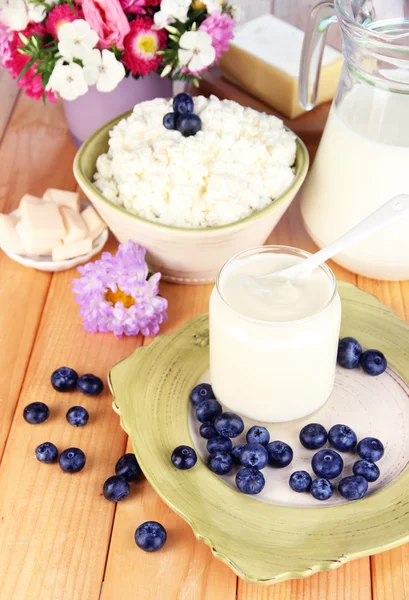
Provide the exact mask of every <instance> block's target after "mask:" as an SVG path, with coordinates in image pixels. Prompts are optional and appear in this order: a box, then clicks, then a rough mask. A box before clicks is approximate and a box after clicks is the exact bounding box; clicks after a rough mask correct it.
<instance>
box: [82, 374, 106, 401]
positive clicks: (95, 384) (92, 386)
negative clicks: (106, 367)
mask: <svg viewBox="0 0 409 600" xmlns="http://www.w3.org/2000/svg"><path fill="white" fill-rule="evenodd" d="M77 389H78V390H79V391H80V392H82V393H83V394H85V395H86V396H99V394H100V393H101V392H102V390H103V389H104V384H103V383H102V379H100V378H99V377H97V376H96V375H92V374H91V373H87V374H86V375H81V377H79V378H78V381H77Z"/></svg>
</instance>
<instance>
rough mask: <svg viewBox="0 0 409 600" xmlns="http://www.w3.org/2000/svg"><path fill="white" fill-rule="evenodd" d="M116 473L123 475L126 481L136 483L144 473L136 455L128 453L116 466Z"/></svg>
mask: <svg viewBox="0 0 409 600" xmlns="http://www.w3.org/2000/svg"><path fill="white" fill-rule="evenodd" d="M115 473H116V474H117V475H121V476H122V477H124V478H125V479H126V481H135V480H136V479H138V477H139V476H140V475H141V473H142V469H141V467H140V466H139V463H138V461H137V460H136V456H135V454H132V453H130V452H128V453H127V454H124V455H123V456H121V458H120V459H119V460H118V462H117V463H116V465H115Z"/></svg>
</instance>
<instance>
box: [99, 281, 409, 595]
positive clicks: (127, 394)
mask: <svg viewBox="0 0 409 600" xmlns="http://www.w3.org/2000/svg"><path fill="white" fill-rule="evenodd" d="M339 292H340V295H341V298H342V302H343V323H342V335H354V336H356V337H357V338H358V339H359V340H360V341H361V343H362V344H363V346H364V347H367V348H370V347H372V348H373V347H378V348H379V349H381V350H382V351H383V352H384V353H385V354H386V356H387V358H388V361H389V365H390V367H391V368H390V369H389V370H388V373H385V374H384V375H382V376H381V377H379V378H369V377H368V378H367V379H366V380H365V375H364V374H362V373H358V372H357V375H356V376H357V377H358V379H357V380H356V381H355V382H354V381H353V379H351V380H350V381H351V382H352V383H351V390H348V385H347V384H346V383H345V382H347V381H349V380H348V379H345V380H342V381H341V386H340V404H343V398H344V397H345V398H346V397H347V396H348V402H345V405H346V406H348V405H349V406H351V407H352V410H351V416H352V417H353V415H354V409H353V406H354V402H356V403H357V406H358V405H362V404H365V402H366V404H365V405H364V406H363V408H362V407H361V410H360V411H359V410H358V409H357V411H356V413H357V415H358V414H361V415H362V416H361V417H360V418H361V419H362V418H363V419H367V422H365V421H364V422H361V423H360V425H359V427H358V429H357V433H358V436H359V437H364V436H365V435H372V434H373V433H375V432H376V433H378V431H379V429H377V430H376V431H373V429H371V427H372V425H373V423H372V422H373V421H374V419H373V418H372V417H371V412H376V413H377V412H378V410H381V411H383V414H382V415H381V417H380V418H379V419H378V420H377V425H376V426H377V427H380V426H382V427H384V428H383V429H382V431H379V435H378V437H380V438H382V437H383V441H384V442H385V449H386V451H385V457H384V459H382V462H381V463H379V466H380V468H381V471H383V472H384V475H385V479H384V480H383V482H382V484H380V485H379V486H378V487H377V485H376V483H375V484H371V485H372V486H374V487H373V488H372V489H371V493H370V494H369V495H368V496H367V497H366V498H364V499H363V500H360V501H358V502H352V503H346V502H341V503H339V502H338V503H335V504H334V505H331V504H330V505H327V504H325V505H324V504H323V503H317V504H318V506H311V505H310V504H308V502H307V503H306V505H305V506H300V505H294V504H290V503H287V504H286V503H285V502H286V501H285V500H283V501H281V500H280V499H278V500H277V499H276V500H274V499H273V502H271V501H268V500H266V501H263V502H261V501H259V500H257V499H255V498H251V497H247V496H244V495H243V494H240V493H239V492H238V491H236V490H235V489H233V488H232V487H231V486H229V485H228V483H227V482H226V481H223V480H222V479H220V478H218V477H217V476H215V475H214V474H213V473H211V472H210V471H209V470H208V468H207V467H206V465H205V463H204V462H203V461H202V460H200V459H199V460H198V463H197V465H196V466H195V468H194V469H192V470H191V471H178V470H176V469H175V468H174V467H173V466H172V464H171V462H170V456H171V453H172V450H173V449H174V448H175V447H176V446H178V445H179V444H183V443H187V444H190V445H195V442H194V440H193V438H194V437H195V436H194V435H192V429H191V427H190V415H189V410H190V407H189V404H190V403H189V400H188V398H189V393H190V390H191V389H192V387H193V386H194V385H195V384H196V383H197V382H198V381H199V380H200V379H201V378H202V376H203V374H204V373H205V372H206V371H207V369H208V363H209V356H208V350H209V349H208V320H207V315H202V316H200V317H197V318H196V319H194V320H192V321H190V322H189V323H188V324H186V325H185V326H184V327H182V328H181V329H180V330H179V331H177V332H176V333H174V334H170V335H166V336H161V337H159V338H157V339H156V340H155V341H154V342H153V343H152V344H151V345H149V346H147V347H145V348H142V349H139V350H137V351H136V352H135V353H134V354H133V355H132V356H131V357H129V358H128V359H126V360H125V361H123V362H121V363H119V364H118V365H116V366H115V367H114V368H113V369H112V370H111V372H110V376H109V381H110V386H111V390H112V392H113V395H114V406H115V409H116V410H117V411H118V412H119V414H120V418H121V425H122V427H123V428H124V429H125V431H126V432H127V433H128V434H129V435H130V437H131V439H132V442H133V446H134V449H135V453H136V455H137V458H138V460H139V461H140V464H141V466H142V469H143V471H144V473H145V475H146V477H147V479H148V480H149V481H150V483H151V484H152V486H153V487H154V488H155V490H156V491H157V492H158V493H159V495H160V496H161V497H162V498H163V499H164V501H165V502H166V503H167V504H168V505H169V506H170V507H171V508H172V509H173V510H175V511H176V512H177V513H178V514H179V515H180V516H181V517H182V518H184V519H185V520H186V521H187V522H188V523H189V524H190V525H191V527H192V529H193V531H194V533H195V535H196V537H197V538H198V539H200V540H203V541H204V542H205V543H206V544H208V545H209V546H210V548H211V549H212V552H213V553H214V554H215V556H217V557H218V558H219V559H221V560H222V561H223V562H225V563H227V564H228V565H229V566H230V567H231V568H232V569H233V570H234V571H235V573H237V574H238V575H239V576H240V577H242V578H243V579H246V580H248V581H251V582H255V583H260V584H271V583H275V582H279V581H284V580H286V579H291V578H303V577H307V576H309V575H311V574H313V573H316V572H318V571H323V570H329V569H334V568H337V567H339V566H340V565H342V564H343V563H345V562H347V561H349V560H352V559H354V558H358V557H361V556H367V555H369V554H374V553H376V552H380V551H384V550H388V549H390V548H393V547H395V546H397V545H399V544H401V543H404V542H406V541H408V540H409V472H408V471H407V469H406V467H407V464H408V461H409V435H408V432H407V431H406V430H407V427H406V423H407V420H408V419H409V398H408V386H407V383H408V382H409V324H407V323H405V322H403V321H401V320H400V319H399V318H398V317H397V316H396V314H395V313H394V312H393V311H392V310H391V309H390V308H387V307H385V306H384V305H382V304H381V303H380V302H379V301H378V300H377V299H376V298H374V297H373V296H370V295H368V294H366V293H364V292H362V291H360V290H359V289H357V288H356V287H354V286H352V285H351V284H347V283H344V282H340V283H339ZM348 377H350V374H349V373H348ZM365 381H368V385H369V384H370V385H372V386H375V388H374V391H372V392H371V393H370V394H369V393H366V396H367V400H365V390H364V387H365V385H366V384H365ZM348 403H349V404H348ZM328 410H330V412H331V411H332V408H331V406H330V407H329V409H328ZM340 411H341V414H342V415H343V414H344V413H342V407H341V408H340ZM332 416H333V417H334V415H332ZM337 417H338V413H336V414H335V418H337ZM310 419H311V417H310ZM313 420H315V415H314V419H313ZM306 422H308V420H307V421H306ZM341 422H343V421H341ZM379 423H381V425H379ZM382 423H383V425H382ZM303 424H304V423H302V424H300V423H299V422H296V423H295V424H293V425H291V424H290V425H289V427H291V426H293V427H296V428H297V431H299V430H300V428H301V426H302V425H303ZM324 424H326V423H325V422H324ZM332 424H334V421H332ZM348 424H349V425H351V426H354V422H353V421H350V422H349V423H348ZM281 426H282V424H281V425H280V427H281ZM279 439H287V438H286V437H280V438H279ZM199 451H200V448H199ZM295 455H296V452H295ZM296 459H297V460H298V457H296ZM351 460H352V459H351ZM383 461H384V462H383ZM296 468H299V467H296ZM271 471H274V470H271ZM280 471H284V470H280ZM289 472H291V470H290V471H289ZM287 477H288V474H287ZM295 496H296V497H297V498H296V502H299V497H300V495H295Z"/></svg>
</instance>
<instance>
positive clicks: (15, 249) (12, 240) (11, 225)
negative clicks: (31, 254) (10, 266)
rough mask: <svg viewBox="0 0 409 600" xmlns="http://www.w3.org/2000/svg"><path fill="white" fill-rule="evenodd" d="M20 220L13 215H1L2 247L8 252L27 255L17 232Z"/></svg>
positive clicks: (0, 237) (0, 233) (0, 240)
mask: <svg viewBox="0 0 409 600" xmlns="http://www.w3.org/2000/svg"><path fill="white" fill-rule="evenodd" d="M18 222H19V220H18V218H17V217H14V216H12V215H0V246H1V248H3V250H5V251H6V252H12V253H15V254H25V252H24V248H23V244H22V242H21V239H20V236H19V235H18V232H17V224H18Z"/></svg>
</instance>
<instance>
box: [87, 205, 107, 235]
mask: <svg viewBox="0 0 409 600" xmlns="http://www.w3.org/2000/svg"><path fill="white" fill-rule="evenodd" d="M81 217H82V218H83V219H84V221H85V224H86V226H87V228H88V235H89V236H90V237H91V239H93V240H95V239H96V238H97V237H98V236H99V235H100V234H101V233H102V232H103V231H104V229H106V224H105V223H104V221H103V220H102V219H101V218H100V216H99V214H98V213H97V211H96V210H95V209H94V207H93V206H87V208H86V209H85V210H83V211H82V213H81Z"/></svg>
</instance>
